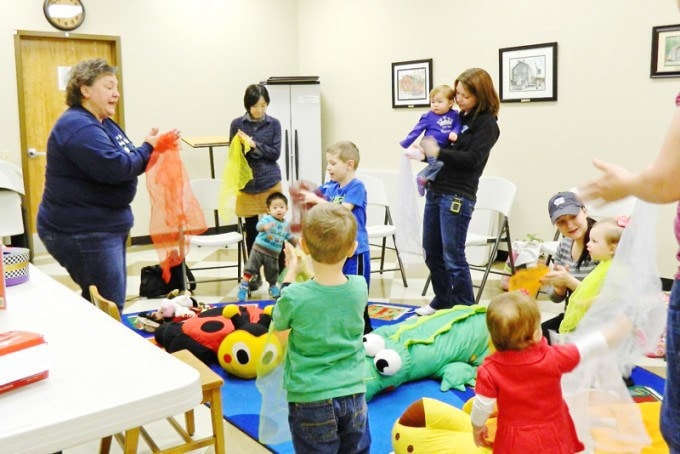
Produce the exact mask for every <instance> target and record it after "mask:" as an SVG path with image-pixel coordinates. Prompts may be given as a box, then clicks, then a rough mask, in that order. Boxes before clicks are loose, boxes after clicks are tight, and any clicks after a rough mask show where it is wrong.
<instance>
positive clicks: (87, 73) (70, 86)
mask: <svg viewBox="0 0 680 454" xmlns="http://www.w3.org/2000/svg"><path fill="white" fill-rule="evenodd" d="M115 73H116V68H114V67H113V66H111V65H109V64H108V63H107V62H106V60H104V59H102V58H93V59H92V60H84V61H81V62H80V63H78V64H77V65H75V66H74V67H73V68H71V71H70V72H69V77H68V83H67V84H66V104H67V105H68V106H70V107H73V106H80V105H82V103H83V94H82V93H81V91H80V87H82V86H83V85H86V86H88V87H91V86H92V84H93V83H94V81H95V80H97V79H98V78H99V77H100V76H102V75H104V74H115Z"/></svg>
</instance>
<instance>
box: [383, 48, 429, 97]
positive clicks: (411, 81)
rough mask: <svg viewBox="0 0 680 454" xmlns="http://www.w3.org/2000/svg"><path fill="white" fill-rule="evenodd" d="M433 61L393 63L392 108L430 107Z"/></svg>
mask: <svg viewBox="0 0 680 454" xmlns="http://www.w3.org/2000/svg"><path fill="white" fill-rule="evenodd" d="M430 90H432V59H431V58H430V59H427V60H412V61H399V62H395V63H392V107H393V108H398V107H420V106H429V105H430Z"/></svg>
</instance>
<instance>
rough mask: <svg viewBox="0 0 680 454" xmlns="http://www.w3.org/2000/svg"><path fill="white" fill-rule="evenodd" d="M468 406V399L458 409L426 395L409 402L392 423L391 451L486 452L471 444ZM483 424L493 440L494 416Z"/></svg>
mask: <svg viewBox="0 0 680 454" xmlns="http://www.w3.org/2000/svg"><path fill="white" fill-rule="evenodd" d="M466 407H467V408H466ZM469 407H470V401H468V402H467V403H466V404H465V406H463V409H462V410H461V409H460V408H456V407H454V406H453V405H449V404H447V403H444V402H440V401H438V400H436V399H430V398H428V397H423V398H422V399H420V400H417V401H415V402H413V403H412V404H411V405H410V406H409V407H408V408H407V409H406V410H405V411H404V413H402V415H401V416H400V417H399V419H398V420H397V421H396V422H395V423H394V426H392V449H394V454H411V453H426V452H456V453H460V454H467V453H490V452H491V449H488V448H478V447H477V446H475V443H474V440H473V438H472V424H471V422H470V408H469ZM487 426H488V427H489V435H490V439H491V440H493V436H494V434H495V433H496V419H495V418H491V419H489V420H488V422H487Z"/></svg>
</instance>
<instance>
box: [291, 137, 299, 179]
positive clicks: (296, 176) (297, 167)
mask: <svg viewBox="0 0 680 454" xmlns="http://www.w3.org/2000/svg"><path fill="white" fill-rule="evenodd" d="M294 137H295V139H294V140H295V142H294V145H293V153H294V154H295V172H294V173H295V180H299V179H300V149H299V146H298V131H297V129H296V130H295V134H294Z"/></svg>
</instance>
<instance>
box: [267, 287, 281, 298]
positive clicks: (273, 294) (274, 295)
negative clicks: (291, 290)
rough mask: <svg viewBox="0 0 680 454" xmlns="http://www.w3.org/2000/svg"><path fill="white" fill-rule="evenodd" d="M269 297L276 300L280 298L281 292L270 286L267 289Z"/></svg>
mask: <svg viewBox="0 0 680 454" xmlns="http://www.w3.org/2000/svg"><path fill="white" fill-rule="evenodd" d="M269 296H271V297H272V298H274V299H277V298H278V297H279V296H281V290H280V289H279V288H278V287H277V286H275V285H272V286H270V287H269Z"/></svg>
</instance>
